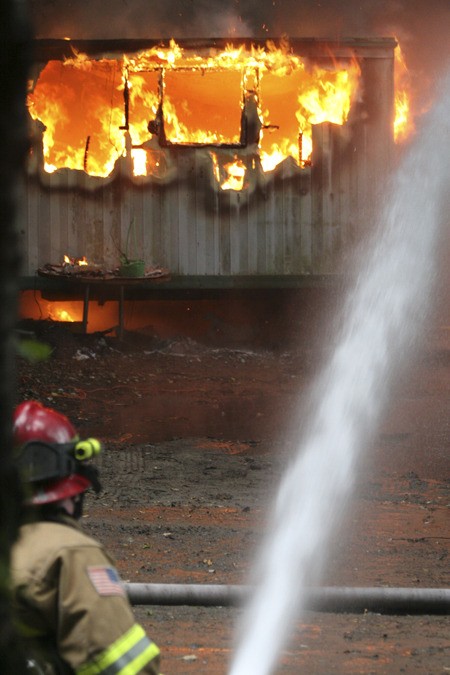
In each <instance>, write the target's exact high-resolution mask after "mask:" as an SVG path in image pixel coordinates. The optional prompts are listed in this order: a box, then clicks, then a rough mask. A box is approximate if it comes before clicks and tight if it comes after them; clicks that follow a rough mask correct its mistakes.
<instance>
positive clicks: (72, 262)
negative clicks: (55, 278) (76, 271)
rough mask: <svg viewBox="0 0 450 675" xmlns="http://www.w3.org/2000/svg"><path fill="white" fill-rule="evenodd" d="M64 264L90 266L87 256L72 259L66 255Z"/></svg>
mask: <svg viewBox="0 0 450 675" xmlns="http://www.w3.org/2000/svg"><path fill="white" fill-rule="evenodd" d="M64 264H65V265H80V266H82V265H89V262H88V260H87V258H86V256H83V257H82V258H70V257H69V256H68V255H64Z"/></svg>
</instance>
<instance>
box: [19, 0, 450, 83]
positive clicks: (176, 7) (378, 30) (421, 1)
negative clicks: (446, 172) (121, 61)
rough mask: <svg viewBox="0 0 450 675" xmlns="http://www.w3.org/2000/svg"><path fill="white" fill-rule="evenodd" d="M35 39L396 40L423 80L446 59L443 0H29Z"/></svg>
mask: <svg viewBox="0 0 450 675" xmlns="http://www.w3.org/2000/svg"><path fill="white" fill-rule="evenodd" d="M30 7H31V13H32V17H33V21H34V26H35V34H36V37H38V38H63V37H70V38H78V39H101V38H104V39H108V38H110V39H114V38H152V39H160V38H161V39H163V38H166V39H167V38H175V39H177V38H178V39H187V38H211V37H224V38H227V37H230V38H233V37H254V38H264V37H279V36H281V35H287V36H288V37H316V38H332V39H339V38H343V37H357V38H361V37H392V36H394V37H397V38H398V39H399V40H400V44H401V46H402V50H403V52H404V55H405V58H406V62H407V65H408V68H409V69H412V71H413V72H414V75H416V76H418V77H420V78H423V80H424V83H426V82H431V81H432V80H436V79H438V77H439V75H440V73H441V71H444V69H445V67H446V64H447V63H448V59H449V57H450V39H449V38H450V34H449V33H450V2H449V0H376V1H374V0H89V2H86V0H30Z"/></svg>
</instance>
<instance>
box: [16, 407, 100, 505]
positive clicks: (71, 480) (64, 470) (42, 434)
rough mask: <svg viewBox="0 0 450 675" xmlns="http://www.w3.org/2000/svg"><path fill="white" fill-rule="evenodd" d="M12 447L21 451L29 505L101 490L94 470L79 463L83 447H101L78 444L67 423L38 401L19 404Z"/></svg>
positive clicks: (63, 416)
mask: <svg viewBox="0 0 450 675" xmlns="http://www.w3.org/2000/svg"><path fill="white" fill-rule="evenodd" d="M13 439H14V445H15V447H17V448H20V450H19V452H18V464H19V466H20V467H21V468H22V469H23V470H24V474H25V480H26V482H27V483H29V484H30V485H31V490H32V494H31V497H30V498H29V499H28V503H29V504H34V505H36V506H39V505H41V504H51V503H53V502H58V501H60V500H61V499H66V498H68V497H74V496H75V495H77V494H81V493H82V492H85V491H86V490H87V489H88V488H89V487H91V486H94V489H97V488H98V489H100V486H99V483H98V477H97V472H96V469H95V468H94V467H92V466H89V465H86V464H85V463H84V462H82V461H78V459H79V457H80V451H79V452H78V453H77V447H78V446H82V447H81V451H82V450H83V449H84V447H85V445H86V443H87V444H92V443H96V444H97V446H98V447H97V446H96V451H97V453H98V452H99V451H100V443H99V442H98V441H96V439H89V440H88V441H80V442H78V435H77V433H76V430H75V428H74V427H73V426H72V424H71V422H70V421H69V419H68V418H67V417H66V416H65V415H63V414H61V413H59V412H57V411H56V410H53V409H52V408H46V407H45V406H43V405H42V404H41V403H39V402H38V401H25V402H23V403H20V404H19V405H18V406H17V408H16V410H15V411H14V415H13Z"/></svg>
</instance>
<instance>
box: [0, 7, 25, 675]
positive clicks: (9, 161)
mask: <svg viewBox="0 0 450 675" xmlns="http://www.w3.org/2000/svg"><path fill="white" fill-rule="evenodd" d="M27 9H28V7H27V4H26V2H25V1H24V0H0V139H1V143H0V147H1V152H0V453H1V461H0V523H1V529H0V663H1V670H2V672H4V673H22V672H24V670H25V668H24V663H23V658H24V657H23V650H21V649H19V648H18V646H17V640H16V637H15V634H14V630H13V628H12V622H11V615H10V602H9V590H8V589H9V580H8V576H9V575H8V570H9V556H10V548H11V544H12V543H13V541H14V540H15V538H16V536H17V530H18V520H19V509H20V501H21V500H20V490H19V483H18V479H17V475H16V472H15V470H14V468H13V466H12V462H11V427H12V425H11V416H12V410H13V407H14V404H15V402H16V401H15V396H16V389H15V366H14V361H15V349H14V327H15V324H16V314H17V296H18V278H19V266H20V247H19V238H18V232H17V229H16V223H15V220H16V212H17V199H18V191H19V189H20V184H21V179H22V174H23V171H24V165H25V158H26V153H27V149H28V133H27V111H26V93H27V78H28V71H29V67H30V64H31V29H30V25H29V22H28V14H27Z"/></svg>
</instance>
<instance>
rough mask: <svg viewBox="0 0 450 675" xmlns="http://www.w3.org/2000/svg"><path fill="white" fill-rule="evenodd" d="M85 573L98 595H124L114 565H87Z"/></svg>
mask: <svg viewBox="0 0 450 675" xmlns="http://www.w3.org/2000/svg"><path fill="white" fill-rule="evenodd" d="M87 573H88V576H89V579H90V580H91V582H92V585H93V586H94V588H95V590H96V591H97V593H98V594H99V595H125V589H124V587H123V584H122V581H121V579H120V577H119V575H118V573H117V571H116V570H115V569H114V567H104V566H98V567H88V568H87Z"/></svg>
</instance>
